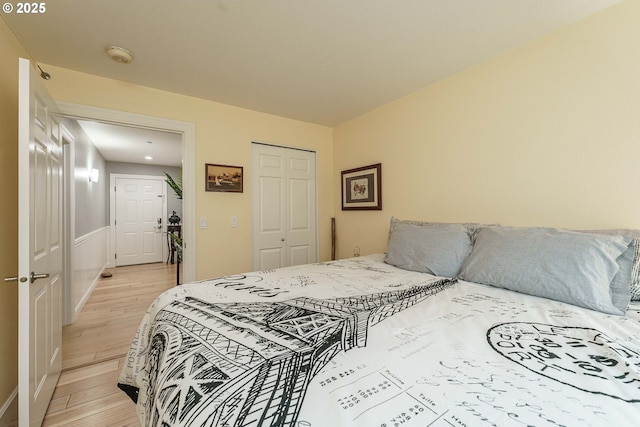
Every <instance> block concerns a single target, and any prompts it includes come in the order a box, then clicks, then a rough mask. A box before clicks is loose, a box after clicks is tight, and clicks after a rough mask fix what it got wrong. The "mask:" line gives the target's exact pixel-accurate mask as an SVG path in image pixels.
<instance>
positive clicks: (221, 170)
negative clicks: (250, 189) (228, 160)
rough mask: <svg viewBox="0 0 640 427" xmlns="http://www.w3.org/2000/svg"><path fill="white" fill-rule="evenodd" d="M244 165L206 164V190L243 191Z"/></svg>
mask: <svg viewBox="0 0 640 427" xmlns="http://www.w3.org/2000/svg"><path fill="white" fill-rule="evenodd" d="M242 169H243V168H242V166H229V165H214V164H210V163H207V164H205V171H204V179H205V187H204V189H205V191H218V192H227V193H242V180H243V178H244V177H243V176H242Z"/></svg>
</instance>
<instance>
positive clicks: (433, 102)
mask: <svg viewBox="0 0 640 427" xmlns="http://www.w3.org/2000/svg"><path fill="white" fill-rule="evenodd" d="M638 23H640V2H637V1H626V2H622V3H621V4H619V5H618V6H614V7H612V8H610V9H607V10H605V11H603V12H601V13H599V14H597V15H594V16H592V17H589V18H587V19H585V20H583V21H581V22H579V23H576V24H574V25H571V26H568V27H565V28H564V29H562V30H561V31H559V32H556V33H554V34H552V35H550V36H548V37H545V38H543V39H540V40H538V41H536V42H534V43H531V44H529V45H527V46H525V47H522V48H519V49H517V50H515V51H512V52H510V53H508V54H506V55H503V56H501V57H498V58H495V59H492V60H490V61H488V62H485V63H483V64H480V65H478V66H475V67H473V68H471V69H468V70H466V71H464V72H461V73H459V74H457V75H455V76H452V77H450V78H448V79H446V80H443V81H441V82H439V83H437V84H434V85H432V86H429V87H427V88H425V89H423V90H420V91H418V92H416V93H413V94H411V95H409V96H407V97H404V98H402V99H399V100H397V101H395V102H393V103H391V104H389V105H386V106H384V107H382V108H379V109H377V110H375V111H371V112H369V113H367V114H365V115H363V116H361V117H359V118H356V119H354V120H352V121H350V122H347V123H344V124H342V125H341V126H338V127H336V128H335V129H334V165H335V172H334V179H335V180H336V181H335V188H336V191H339V188H340V183H339V176H340V171H341V170H345V169H350V168H354V167H358V166H364V165H368V164H373V163H377V162H381V163H382V179H383V183H382V186H383V210H382V211H369V212H353V211H347V212H342V211H341V210H340V204H339V203H340V201H339V200H338V199H339V198H338V197H336V199H335V201H334V203H336V223H337V229H338V254H339V256H340V257H346V256H351V254H352V253H353V247H354V246H360V248H361V251H362V253H363V254H366V253H372V252H381V251H384V249H385V247H386V238H387V234H386V233H387V228H388V222H389V219H390V217H391V216H392V215H394V216H397V217H400V218H405V219H423V220H434V221H451V222H454V221H479V222H490V223H494V222H496V223H501V224H504V225H521V226H557V227H572V228H605V227H627V228H640V198H639V197H637V194H638V191H640V190H639V189H640V173H638V162H639V161H640V77H639V76H640V56H639V55H638V52H640V25H638ZM338 194H339V193H338Z"/></svg>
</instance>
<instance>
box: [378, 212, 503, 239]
mask: <svg viewBox="0 0 640 427" xmlns="http://www.w3.org/2000/svg"><path fill="white" fill-rule="evenodd" d="M402 224H410V225H416V226H420V227H431V226H433V225H438V226H445V225H462V226H463V227H464V228H465V230H466V231H467V234H468V235H469V238H470V239H471V242H472V243H473V241H474V240H475V237H476V235H477V234H478V231H480V230H481V229H482V227H486V226H487V225H486V224H481V223H478V222H465V223H447V222H431V221H414V220H410V219H399V218H396V217H394V216H392V217H391V221H390V222H389V239H391V236H393V233H394V232H395V230H396V228H397V227H398V226H399V225H402ZM491 225H497V224H491Z"/></svg>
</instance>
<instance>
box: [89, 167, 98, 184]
mask: <svg viewBox="0 0 640 427" xmlns="http://www.w3.org/2000/svg"><path fill="white" fill-rule="evenodd" d="M99 178H100V171H99V170H98V169H91V172H90V173H89V182H98V179H99Z"/></svg>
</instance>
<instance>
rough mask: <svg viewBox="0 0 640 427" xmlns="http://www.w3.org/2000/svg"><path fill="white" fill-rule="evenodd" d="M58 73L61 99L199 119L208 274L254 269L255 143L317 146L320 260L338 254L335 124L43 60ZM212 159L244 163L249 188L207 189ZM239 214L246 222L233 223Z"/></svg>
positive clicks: (199, 267) (201, 252) (52, 84)
mask: <svg viewBox="0 0 640 427" xmlns="http://www.w3.org/2000/svg"><path fill="white" fill-rule="evenodd" d="M43 68H45V69H46V70H47V72H49V73H50V74H51V76H52V78H51V80H49V81H48V82H46V85H47V89H48V90H49V92H50V93H51V95H52V96H53V98H54V99H55V100H57V101H65V102H71V103H75V104H82V105H89V106H95V107H100V108H108V109H113V110H121V111H127V112H132V113H138V114H144V115H149V116H156V117H163V118H168V119H172V120H180V121H185V122H192V123H195V128H196V155H195V158H196V184H197V192H196V220H198V219H199V218H200V217H207V218H208V224H209V227H208V228H207V229H199V228H198V229H197V232H196V255H197V259H196V274H197V277H198V278H207V277H213V276H218V275H223V274H230V273H239V272H245V271H249V270H251V182H250V179H249V177H250V176H251V142H252V141H259V142H268V143H272V144H277V145H284V146H287V147H299V148H306V149H311V150H315V151H316V153H317V163H318V167H317V171H318V172H317V176H318V243H319V251H318V254H319V256H318V257H319V259H320V260H327V259H329V258H330V252H331V245H330V218H331V216H332V214H333V193H332V184H333V180H332V173H333V163H332V162H333V146H332V133H331V129H330V128H328V127H324V126H318V125H313V124H309V123H304V122H300V121H295V120H290V119H285V118H282V117H276V116H273V115H269V114H264V113H259V112H255V111H250V110H245V109H242V108H236V107H232V106H229V105H224V104H219V103H216V102H211V101H205V100H202V99H198V98H193V97H189V96H184V95H178V94H175V93H170V92H165V91H161V90H157V89H151V88H147V87H143V86H137V85H132V84H128V83H123V82H121V81H116V80H110V79H106V78H103V77H98V76H94V75H89V74H84V73H80V72H77V71H72V70H68V69H63V68H59V67H54V66H51V65H46V66H43ZM205 163H220V164H227V165H235V166H243V167H244V173H245V178H246V179H245V183H244V193H242V194H237V193H208V192H205V191H204V165H205ZM231 216H237V217H238V224H239V227H238V228H231V227H230V221H231Z"/></svg>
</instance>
